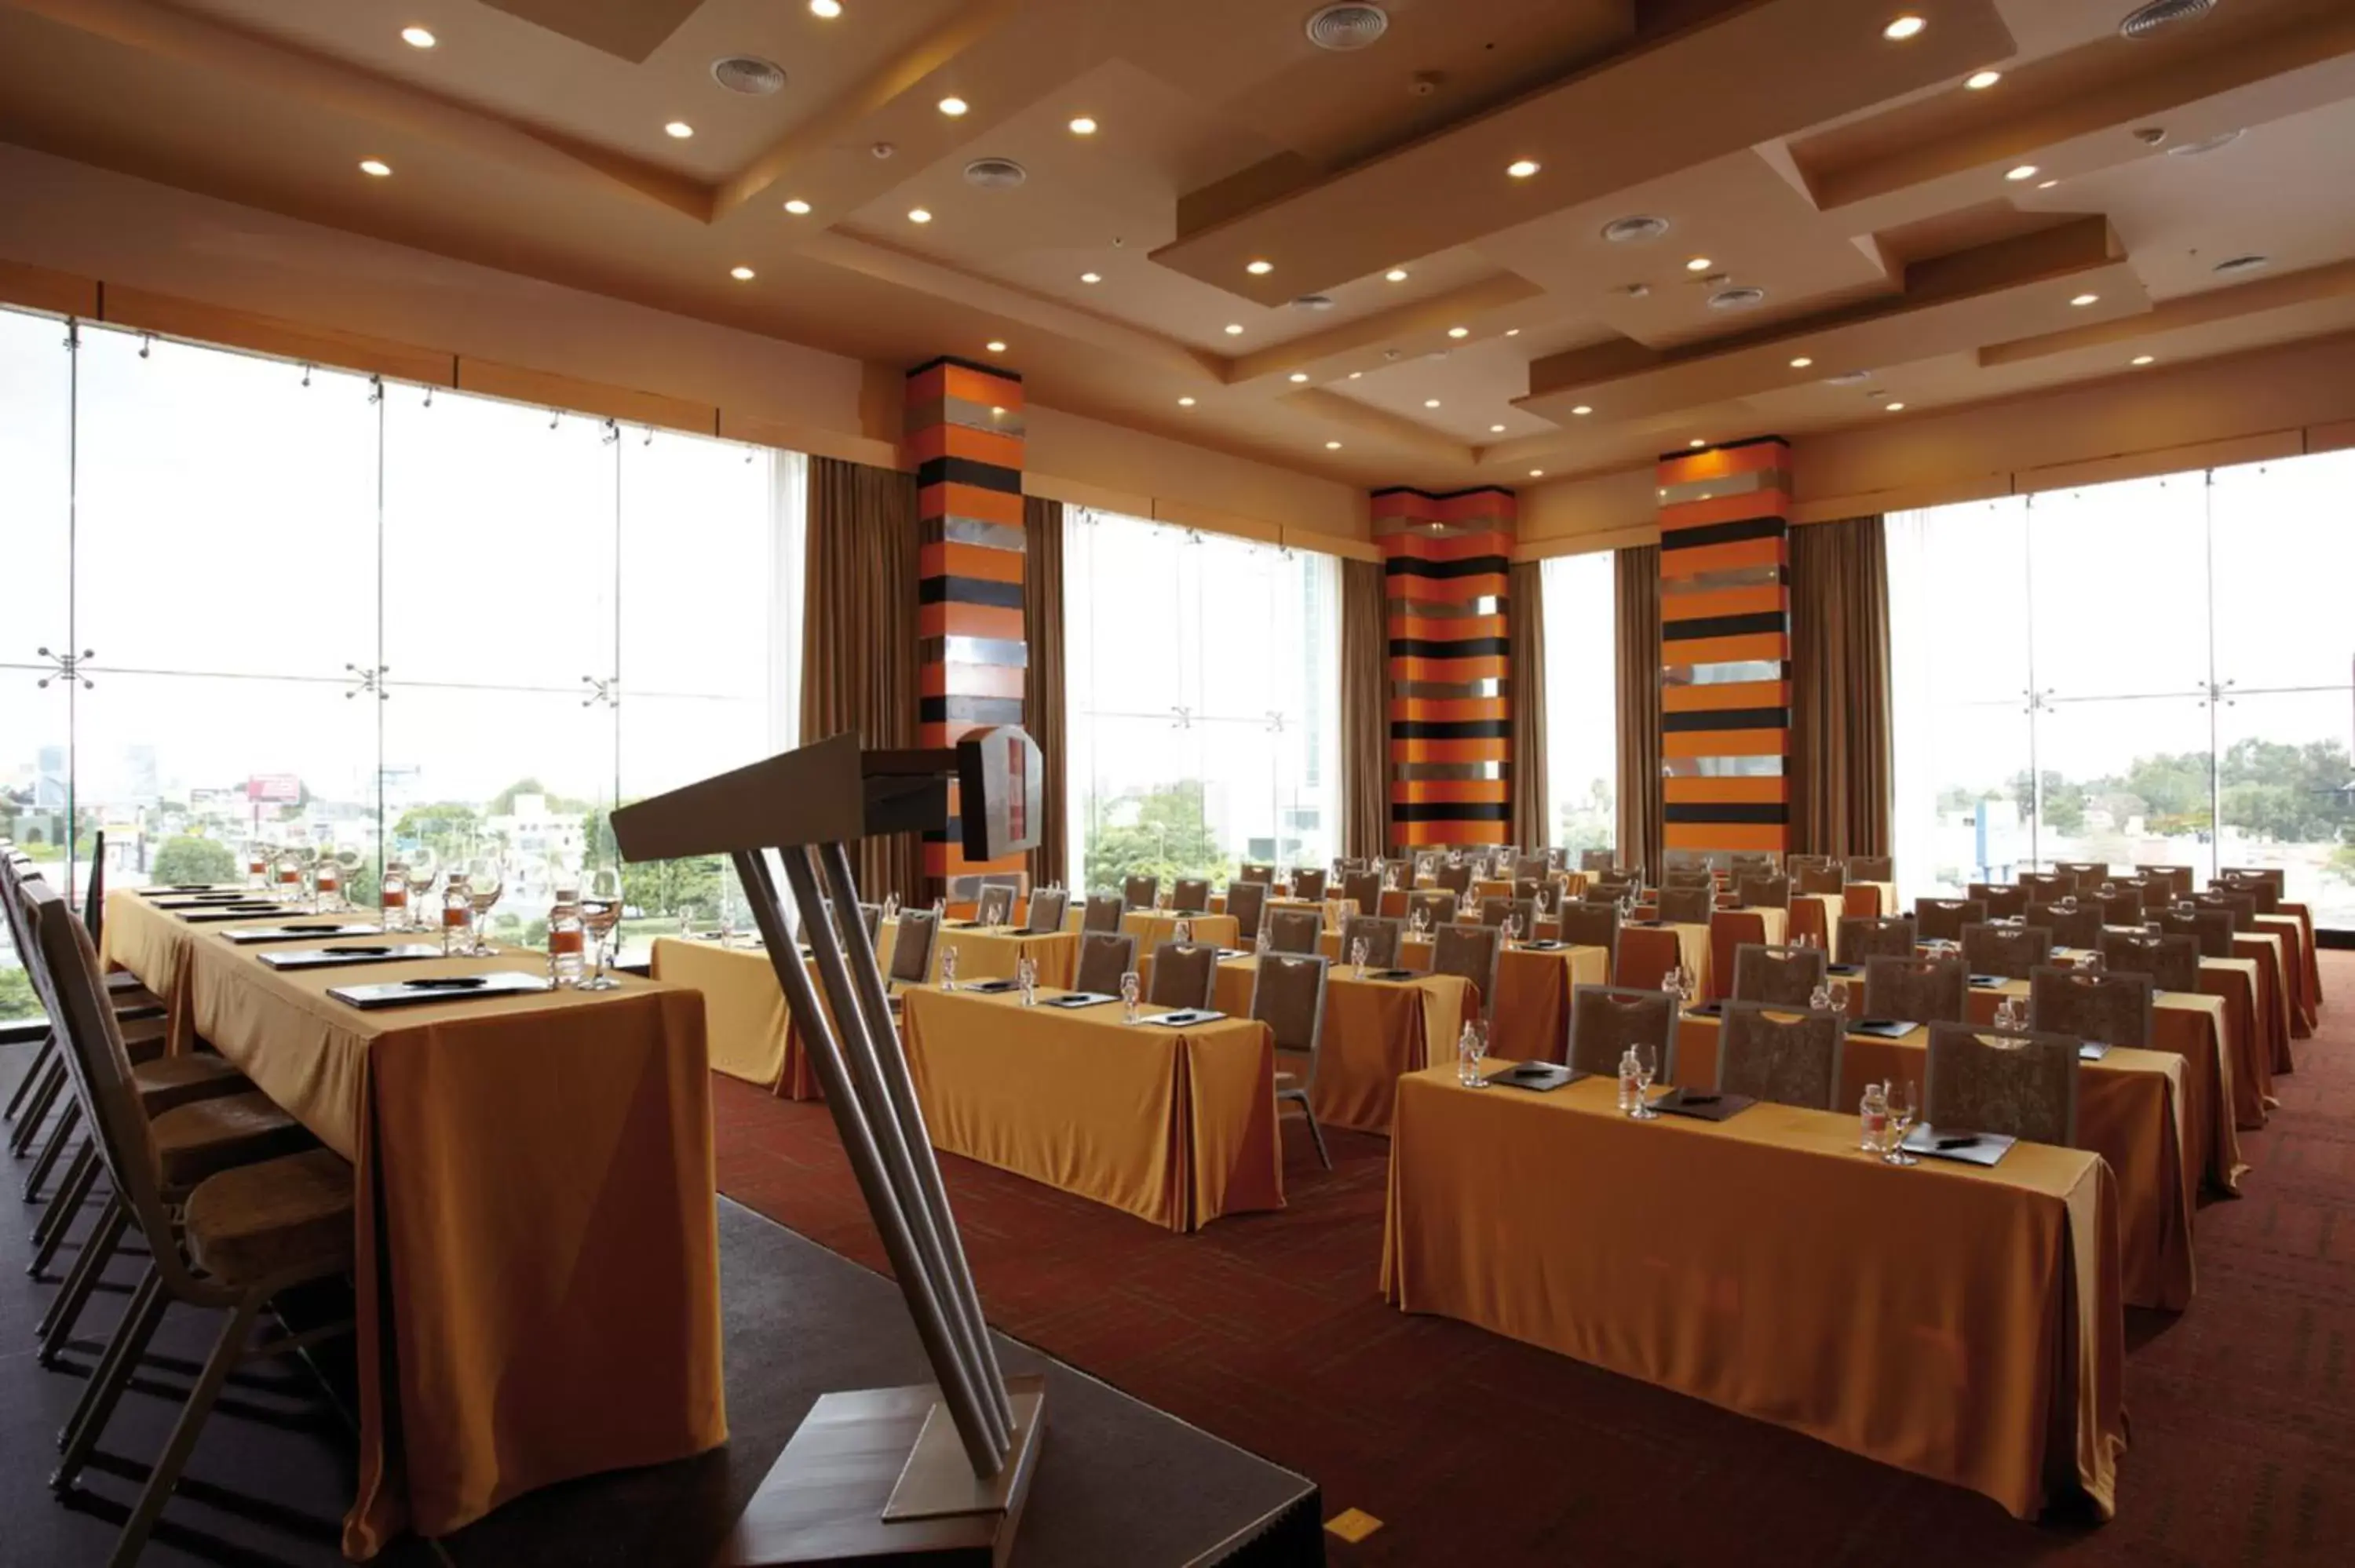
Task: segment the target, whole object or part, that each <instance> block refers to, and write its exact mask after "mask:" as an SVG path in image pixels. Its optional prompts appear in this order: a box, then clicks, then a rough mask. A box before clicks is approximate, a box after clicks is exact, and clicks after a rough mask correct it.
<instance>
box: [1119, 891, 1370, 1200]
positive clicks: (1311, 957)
mask: <svg viewBox="0 0 2355 1568" xmlns="http://www.w3.org/2000/svg"><path fill="white" fill-rule="evenodd" d="M1360 918H1362V916H1360ZM1160 967H1161V966H1160V965H1159V964H1158V963H1157V962H1156V964H1155V965H1154V970H1155V972H1156V975H1157V974H1158V973H1159V971H1160ZM1325 977H1326V965H1325V960H1324V959H1322V958H1321V957H1318V956H1317V955H1316V954H1313V953H1267V954H1263V955H1262V956H1261V958H1260V960H1259V973H1258V975H1257V977H1256V978H1254V979H1253V980H1252V1000H1251V1015H1252V1017H1253V1018H1255V1019H1257V1020H1258V1021H1259V1022H1262V1023H1264V1024H1266V1025H1267V1026H1268V1029H1269V1032H1270V1033H1273V1034H1274V1036H1275V1051H1276V1072H1275V1103H1276V1105H1277V1106H1278V1107H1282V1106H1284V1105H1285V1104H1287V1103H1289V1104H1292V1105H1296V1106H1298V1107H1300V1114H1301V1115H1302V1116H1304V1117H1306V1118H1308V1136H1309V1138H1310V1139H1312V1140H1313V1141H1314V1142H1315V1143H1316V1160H1317V1163H1319V1164H1321V1165H1322V1166H1324V1167H1325V1169H1326V1170H1327V1171H1330V1170H1332V1169H1333V1157H1332V1156H1331V1155H1329V1154H1327V1153H1326V1152H1325V1129H1324V1128H1320V1127H1318V1126H1317V1125H1316V1111H1315V1110H1314V1109H1312V1108H1310V1106H1309V1097H1310V1095H1311V1094H1312V1093H1313V1091H1314V1090H1315V1088H1316V1046H1317V1042H1318V1041H1319V1040H1320V1039H1322V1038H1323V1036H1324V1033H1325ZM1287 1057H1288V1058H1291V1059H1293V1060H1294V1061H1295V1062H1298V1063H1299V1065H1297V1066H1291V1065H1286V1058H1287Z"/></svg>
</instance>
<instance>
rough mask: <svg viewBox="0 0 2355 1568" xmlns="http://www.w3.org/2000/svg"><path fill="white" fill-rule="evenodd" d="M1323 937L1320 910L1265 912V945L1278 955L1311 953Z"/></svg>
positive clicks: (1323, 919) (1322, 920)
mask: <svg viewBox="0 0 2355 1568" xmlns="http://www.w3.org/2000/svg"><path fill="white" fill-rule="evenodd" d="M1324 936H1325V911H1324V910H1322V909H1271V910H1269V911H1268V912H1267V945H1268V947H1269V948H1270V949H1271V950H1273V951H1274V952H1279V953H1313V952H1315V951H1316V944H1317V943H1318V942H1319V941H1321V940H1323V938H1324Z"/></svg>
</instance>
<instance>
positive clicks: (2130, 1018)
mask: <svg viewBox="0 0 2355 1568" xmlns="http://www.w3.org/2000/svg"><path fill="white" fill-rule="evenodd" d="M2150 993H2151V983H2150V977H2149V976H2148V975H2132V974H2093V973H2089V972H2088V971H2086V970H2083V969H2054V968H2052V967H2051V966H2050V965H2044V966H2040V967H2039V968H2038V969H2036V970H2035V972H2034V973H2032V974H2030V976H2029V977H2028V1026H2029V1027H2030V1029H2036V1030H2041V1031H2043V1032H2045V1033H2052V1034H2067V1035H2070V1036H2073V1038H2075V1039H2079V1040H2098V1041H2100V1042H2102V1043H2103V1044H2107V1045H2126V1046H2131V1047H2133V1048H2135V1049H2137V1050H2145V1051H2147V1050H2148V1049H2149V1048H2150V1031H2151V1018H2150V1014H2151V1006H2150Z"/></svg>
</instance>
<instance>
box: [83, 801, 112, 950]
mask: <svg viewBox="0 0 2355 1568" xmlns="http://www.w3.org/2000/svg"><path fill="white" fill-rule="evenodd" d="M81 927H82V929H83V930H85V931H88V932H89V933H90V940H91V946H92V947H95V948H98V949H99V950H100V951H101V952H103V951H105V950H106V949H105V946H104V942H105V937H104V932H105V928H106V830H105V829H104V828H98V829H94V830H93V831H92V832H91V835H90V884H89V885H88V886H86V887H84V888H83V889H82V890H81Z"/></svg>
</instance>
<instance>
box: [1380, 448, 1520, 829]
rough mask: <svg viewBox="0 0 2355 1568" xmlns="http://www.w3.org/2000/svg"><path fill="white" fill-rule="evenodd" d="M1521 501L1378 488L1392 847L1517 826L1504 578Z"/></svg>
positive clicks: (1502, 494)
mask: <svg viewBox="0 0 2355 1568" xmlns="http://www.w3.org/2000/svg"><path fill="white" fill-rule="evenodd" d="M1516 517H1517V502H1516V500H1515V497H1514V494H1513V493H1512V492H1511V491H1509V490H1502V489H1498V488H1496V487H1494V486H1487V487H1483V488H1481V489H1478V490H1459V491H1453V492H1450V493H1445V494H1439V495H1434V494H1433V493H1431V492H1429V491H1423V490H1412V489H1407V488H1404V487H1393V488H1391V489H1389V490H1378V491H1376V492H1374V493H1373V522H1374V542H1375V543H1376V544H1377V545H1378V546H1380V549H1381V552H1382V581H1383V599H1385V601H1386V602H1385V604H1384V607H1383V608H1384V619H1385V620H1386V622H1387V625H1388V629H1389V641H1390V749H1391V792H1390V793H1391V828H1390V835H1389V837H1390V842H1391V845H1392V847H1393V848H1401V849H1406V848H1416V847H1420V846H1424V845H1445V844H1491V843H1502V842H1505V841H1506V840H1507V839H1508V838H1509V837H1510V836H1511V833H1512V819H1513V807H1512V800H1511V796H1510V792H1509V791H1510V785H1509V783H1508V778H1509V773H1510V764H1511V762H1512V755H1513V718H1512V705H1511V694H1510V693H1509V692H1508V690H1507V689H1506V684H1505V682H1506V673H1505V672H1506V666H1507V652H1508V643H1507V636H1508V624H1509V617H1510V615H1511V612H1512V607H1511V606H1510V605H1509V604H1508V603H1507V602H1506V581H1507V573H1508V570H1509V568H1510V566H1511V561H1512V553H1513V529H1514V524H1515V521H1516Z"/></svg>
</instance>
